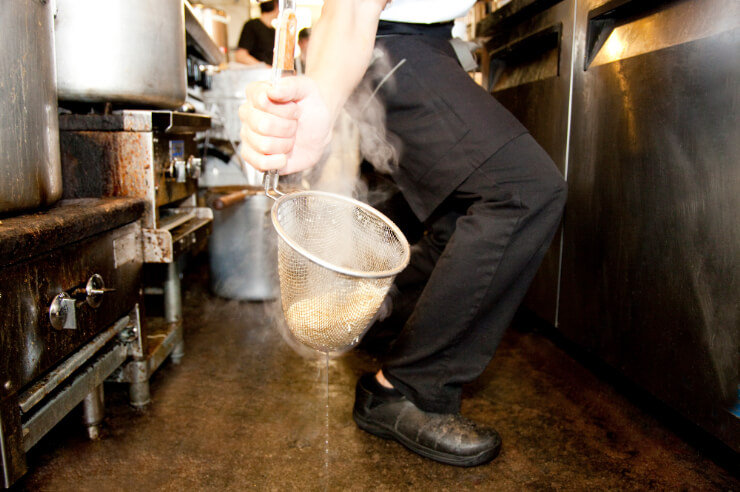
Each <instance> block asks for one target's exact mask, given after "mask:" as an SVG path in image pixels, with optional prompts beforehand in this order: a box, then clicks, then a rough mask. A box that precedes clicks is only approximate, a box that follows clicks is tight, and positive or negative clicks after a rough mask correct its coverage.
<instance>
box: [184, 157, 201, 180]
mask: <svg viewBox="0 0 740 492" xmlns="http://www.w3.org/2000/svg"><path fill="white" fill-rule="evenodd" d="M202 163H203V160H202V159H201V158H200V157H195V156H192V155H191V156H190V157H188V166H187V167H188V176H190V177H191V178H193V179H198V178H200V172H201V168H202V166H203V164H202Z"/></svg>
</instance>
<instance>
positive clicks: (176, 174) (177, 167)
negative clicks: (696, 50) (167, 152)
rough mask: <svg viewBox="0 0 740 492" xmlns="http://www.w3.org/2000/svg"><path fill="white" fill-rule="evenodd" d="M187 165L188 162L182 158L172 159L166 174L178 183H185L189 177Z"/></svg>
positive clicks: (165, 171)
mask: <svg viewBox="0 0 740 492" xmlns="http://www.w3.org/2000/svg"><path fill="white" fill-rule="evenodd" d="M187 165H188V163H187V162H185V161H184V160H182V159H172V160H171V161H170V162H169V164H168V165H167V167H166V168H165V170H164V174H165V176H166V177H168V178H171V179H174V180H175V181H176V182H178V183H185V182H186V181H187V179H188V175H187Z"/></svg>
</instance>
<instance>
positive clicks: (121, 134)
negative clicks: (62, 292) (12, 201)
mask: <svg viewBox="0 0 740 492" xmlns="http://www.w3.org/2000/svg"><path fill="white" fill-rule="evenodd" d="M210 126H211V119H210V117H209V116H205V115H200V114H193V113H181V112H174V111H161V110H138V109H137V110H121V111H114V112H113V113H110V114H65V115H61V116H60V118H59V130H60V146H61V155H62V171H63V173H62V174H63V187H64V196H66V197H111V196H120V197H137V198H143V199H145V201H146V210H145V213H144V218H143V220H142V235H141V237H142V248H143V257H144V262H145V263H146V266H145V272H144V277H145V279H146V280H145V289H144V291H145V293H146V294H148V295H149V298H150V299H151V298H152V297H154V296H156V297H155V298H156V299H159V298H160V297H161V300H162V304H163V308H164V309H163V311H164V313H163V316H145V317H144V320H143V321H142V331H143V332H144V335H145V336H142V337H140V340H139V345H138V346H137V349H136V351H135V353H134V354H133V357H132V359H131V361H129V362H128V363H127V364H125V365H124V366H123V368H122V369H121V370H119V371H117V373H116V374H115V375H114V379H115V380H117V381H121V382H129V383H131V386H130V397H131V403H132V404H133V405H135V406H144V405H146V404H148V403H149V401H150V394H149V378H150V376H151V374H152V373H153V372H154V371H155V370H156V369H157V368H158V367H159V366H160V365H161V364H162V362H163V361H164V360H165V359H166V358H167V357H168V356H171V358H172V361H173V362H175V363H177V362H179V360H180V358H181V357H182V356H183V353H184V344H183V336H182V314H181V298H180V268H179V262H178V260H179V259H180V258H182V257H183V255H185V254H186V253H188V252H192V251H195V250H198V249H200V248H202V247H204V246H205V244H206V242H207V239H208V236H209V235H210V233H211V230H212V223H213V212H212V210H211V209H210V208H203V207H198V206H197V201H196V200H197V180H198V178H199V177H200V171H201V160H200V157H199V153H198V149H197V141H196V137H197V135H198V133H199V132H204V131H206V130H207V129H209V128H210Z"/></svg>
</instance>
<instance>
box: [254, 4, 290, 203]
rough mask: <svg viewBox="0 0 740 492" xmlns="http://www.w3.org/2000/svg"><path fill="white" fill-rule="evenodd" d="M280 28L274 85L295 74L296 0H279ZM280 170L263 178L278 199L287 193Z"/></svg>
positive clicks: (273, 73) (274, 197)
mask: <svg viewBox="0 0 740 492" xmlns="http://www.w3.org/2000/svg"><path fill="white" fill-rule="evenodd" d="M278 8H279V9H280V15H279V17H278V28H277V30H276V31H275V49H274V54H273V59H272V78H271V83H272V85H275V84H277V81H278V80H280V79H281V78H282V77H284V76H286V75H295V44H296V39H297V36H298V32H297V29H298V17H296V13H295V0H279V1H278ZM278 179H279V176H278V172H277V170H274V169H273V170H270V171H268V172H266V173H265V175H264V177H263V178H262V184H263V185H264V187H265V194H266V195H267V196H269V197H270V198H272V199H273V200H277V199H278V198H279V197H281V196H283V195H284V194H285V193H281V192H280V191H278V189H277V187H278Z"/></svg>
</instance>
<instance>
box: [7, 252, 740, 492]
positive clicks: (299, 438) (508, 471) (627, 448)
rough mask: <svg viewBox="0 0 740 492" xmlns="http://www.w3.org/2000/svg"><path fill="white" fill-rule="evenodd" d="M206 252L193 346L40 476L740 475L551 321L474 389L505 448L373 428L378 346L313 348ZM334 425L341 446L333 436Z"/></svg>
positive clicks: (210, 480)
mask: <svg viewBox="0 0 740 492" xmlns="http://www.w3.org/2000/svg"><path fill="white" fill-rule="evenodd" d="M204 276H205V268H204V266H203V264H201V265H196V266H195V272H194V273H192V272H191V273H190V274H189V275H188V276H187V277H186V284H185V285H186V289H185V291H184V314H185V339H186V343H187V352H186V355H185V358H184V359H183V361H182V363H181V364H180V365H173V364H171V363H169V362H167V363H165V364H164V365H163V366H162V367H161V368H160V370H159V371H158V372H157V373H156V374H155V376H154V377H153V379H152V395H153V399H154V401H153V404H152V405H151V407H150V408H148V409H147V410H145V411H137V410H134V409H133V408H132V407H130V406H128V404H127V395H126V388H125V387H124V386H122V385H107V386H106V399H107V401H106V403H107V407H108V408H107V417H106V428H105V434H104V436H103V439H101V440H99V441H94V442H92V441H88V440H86V438H85V432H84V430H83V429H82V428H81V424H80V421H79V418H80V417H79V414H78V413H77V412H73V413H72V414H70V415H69V416H68V417H67V418H66V419H65V420H63V421H62V422H61V423H60V424H59V425H58V426H57V427H56V428H55V429H54V430H53V431H51V432H50V433H49V434H48V435H47V436H46V437H45V438H44V439H43V440H42V441H41V442H40V443H39V444H38V445H36V447H34V448H33V449H32V450H31V452H30V453H29V454H28V456H27V458H28V464H29V472H28V473H27V475H26V476H25V477H24V478H22V479H21V480H20V481H19V482H18V483H17V484H16V487H14V488H15V489H17V490H33V491H97V490H102V491H119V490H120V491H139V490H155V491H183V490H206V491H210V490H213V491H242V490H276V491H284V490H306V491H313V490H317V491H318V490H331V491H346V490H350V491H354V490H356V491H366V490H373V491H384V490H389V491H390V490H393V491H395V490H424V491H426V490H435V491H445V490H450V491H452V490H455V491H457V490H517V491H518V490H589V491H590V490H649V489H655V490H723V491H730V490H740V481H739V480H738V479H737V478H734V477H733V476H731V475H730V474H729V473H728V472H727V470H726V469H724V468H721V467H720V466H718V465H717V464H715V463H714V462H713V461H710V460H709V459H707V457H705V456H704V455H702V454H700V453H699V452H698V451H697V449H696V448H694V447H692V446H690V445H689V444H687V443H686V442H685V441H683V440H681V439H679V437H677V436H676V435H675V434H673V433H672V432H671V431H670V430H669V428H667V427H666V426H664V425H663V424H661V423H660V422H659V421H657V420H656V418H655V417H653V416H651V415H650V414H648V413H645V412H644V411H642V410H640V408H639V407H638V406H636V405H635V404H634V403H632V402H631V401H630V400H628V399H626V398H625V397H624V396H622V395H621V394H620V393H618V392H617V391H616V390H615V389H614V388H613V387H612V386H610V385H609V384H607V383H605V382H604V381H602V380H600V379H599V378H597V377H596V376H595V375H594V374H593V373H592V372H590V371H589V370H587V369H585V368H584V367H583V366H582V365H580V364H579V363H577V362H575V361H574V360H573V359H572V358H571V357H569V356H568V355H566V353H564V352H563V351H562V350H561V349H560V348H558V346H556V345H555V344H554V343H553V342H552V341H551V340H550V339H549V338H547V337H545V336H543V335H541V334H539V333H538V332H536V331H530V332H522V331H514V330H510V331H509V333H508V334H507V336H506V337H505V338H504V341H503V343H502V346H501V348H500V350H499V353H498V354H497V356H496V358H495V359H494V361H493V363H492V364H491V366H490V367H489V369H488V370H487V371H486V372H485V374H484V375H483V376H482V377H481V378H480V380H479V381H477V382H476V383H475V384H473V385H471V386H470V387H468V388H467V389H466V395H465V400H464V404H463V413H464V414H466V415H468V416H470V417H472V418H475V419H478V420H481V421H484V422H487V423H490V424H492V425H494V426H495V427H496V428H497V429H498V430H499V431H500V433H501V434H502V436H503V440H504V447H503V450H502V453H501V455H500V456H499V457H498V458H497V459H496V460H495V461H494V462H493V463H491V464H489V465H486V466H482V467H478V468H471V469H461V468H454V467H448V466H444V465H440V464H437V463H434V462H431V461H427V460H424V459H423V458H420V457H417V456H416V455H414V454H411V453H409V452H407V451H405V450H404V449H403V448H402V447H400V446H399V445H397V444H395V443H393V442H389V441H385V440H382V439H379V438H376V437H374V436H371V435H369V434H366V433H364V432H363V431H361V430H359V429H357V428H356V427H355V425H354V423H353V422H352V418H351V407H352V401H353V392H354V383H355V380H356V378H357V377H358V376H359V375H360V374H362V373H363V372H365V371H367V370H371V369H374V368H375V367H376V362H375V361H374V360H373V358H372V357H371V356H370V355H368V354H366V353H364V352H360V351H357V350H355V351H353V352H350V353H348V354H345V355H344V356H342V357H340V358H337V359H334V360H332V361H331V363H330V368H329V375H328V396H329V430H328V433H327V430H326V419H327V413H326V412H327V406H326V405H327V400H326V398H327V386H326V381H327V379H326V372H325V370H324V368H325V360H322V359H315V358H306V357H303V356H301V355H299V354H297V353H296V352H295V351H294V350H293V349H291V348H290V347H289V346H288V345H286V343H285V342H284V341H283V340H282V338H281V336H280V335H279V334H278V332H277V330H276V329H275V321H274V318H273V317H272V316H271V315H270V314H269V310H270V309H271V307H274V306H270V305H269V304H262V303H240V302H236V301H228V300H223V299H218V298H214V297H213V296H211V295H210V294H209V293H208V290H207V288H206V287H205V285H206V282H205V280H204ZM327 436H328V459H327V455H326V449H327V445H326V439H327Z"/></svg>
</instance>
